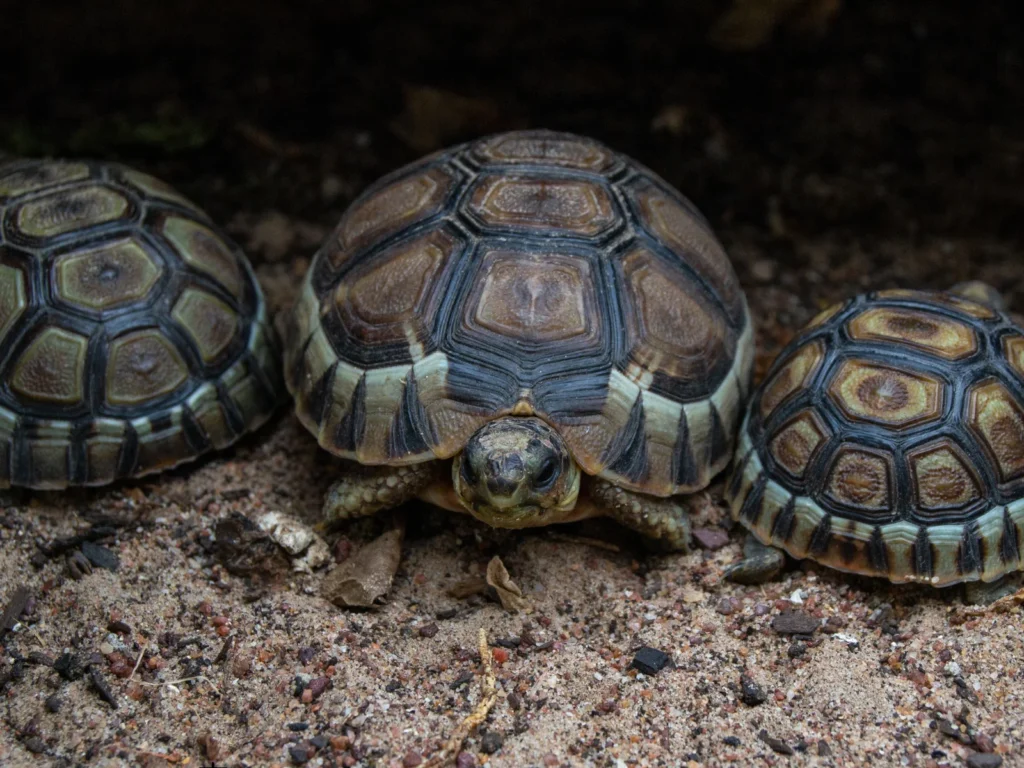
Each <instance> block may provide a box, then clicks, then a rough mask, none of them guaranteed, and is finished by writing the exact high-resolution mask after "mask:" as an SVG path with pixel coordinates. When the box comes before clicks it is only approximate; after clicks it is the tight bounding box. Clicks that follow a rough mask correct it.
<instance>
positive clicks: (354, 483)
mask: <svg viewBox="0 0 1024 768" xmlns="http://www.w3.org/2000/svg"><path fill="white" fill-rule="evenodd" d="M437 464H438V462H433V461H431V462H426V463H424V464H413V465H410V466H407V467H367V466H363V465H360V464H347V465H346V468H345V473H344V475H342V478H341V479H340V480H338V481H337V482H336V483H335V484H334V485H332V486H331V489H330V490H329V491H328V492H327V496H326V498H325V499H324V511H323V514H324V520H325V521H326V522H328V523H336V522H341V521H343V520H353V519H355V518H357V517H369V516H370V515H373V514H376V513H377V512H380V511H382V510H385V509H392V508H394V507H397V506H398V505H400V504H403V503H405V502H406V501H409V500H410V499H413V498H415V497H416V496H417V495H418V494H419V493H420V491H422V490H424V489H425V488H426V487H427V486H429V485H430V484H431V483H432V482H433V481H434V480H435V478H437V476H438V472H439V468H438V466H437Z"/></svg>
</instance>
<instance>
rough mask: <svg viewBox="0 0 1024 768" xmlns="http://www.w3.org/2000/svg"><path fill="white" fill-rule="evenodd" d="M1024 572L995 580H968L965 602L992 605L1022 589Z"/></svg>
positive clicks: (965, 589)
mask: <svg viewBox="0 0 1024 768" xmlns="http://www.w3.org/2000/svg"><path fill="white" fill-rule="evenodd" d="M1022 583H1024V574H1020V573H1014V574H1010V575H1007V576H1003V577H1002V578H999V579H996V580H995V581H968V582H967V583H966V584H964V602H965V603H967V604H968V605H990V604H991V603H994V602H996V601H997V600H1001V599H1002V598H1004V597H1006V596H1007V595H1012V594H1014V593H1016V592H1017V591H1018V590H1020V589H1021V585H1022Z"/></svg>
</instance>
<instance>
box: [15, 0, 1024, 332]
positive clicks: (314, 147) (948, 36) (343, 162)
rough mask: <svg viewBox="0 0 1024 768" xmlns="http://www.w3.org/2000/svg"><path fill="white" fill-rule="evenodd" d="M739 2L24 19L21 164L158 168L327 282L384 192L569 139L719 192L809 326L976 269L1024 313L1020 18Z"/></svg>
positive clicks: (18, 93) (778, 298)
mask: <svg viewBox="0 0 1024 768" xmlns="http://www.w3.org/2000/svg"><path fill="white" fill-rule="evenodd" d="M737 5H741V6H747V13H746V14H745V15H742V16H733V17H728V16H726V14H727V12H728V11H729V10H730V2H725V0H719V1H718V2H638V1H636V0H632V1H631V0H623V1H622V2H618V3H614V4H606V5H602V4H600V3H594V2H589V3H581V2H557V0H552V1H551V2H546V3H526V2H521V3H496V2H489V1H485V2H473V3H466V2H448V1H445V0H439V1H437V2H428V3H389V2H371V1H370V0H359V1H358V2H331V3H324V2H310V3H303V2H298V1H297V0H296V1H295V2H289V3H284V2H278V3H251V2H241V1H240V0H220V1H219V2H198V1H196V0H171V1H170V2H166V3H153V2H142V1H141V0H125V2H122V3H119V4H117V5H114V4H107V3H82V2H79V1H77V0H70V1H69V0H64V1H62V2H36V3H30V2H9V0H4V2H2V3H0V8H2V9H3V14H2V23H3V28H4V30H5V34H4V36H3V38H4V39H3V50H4V60H5V61H6V62H7V64H6V65H5V66H3V67H0V93H2V94H3V101H2V113H0V148H3V149H5V150H7V151H8V152H10V153H13V154H30V155H41V154H43V155H45V154H56V155H87V156H92V157H104V158H112V159H119V160H122V161H124V162H127V163H129V164H132V165H136V166H138V167H140V168H143V169H145V170H149V171H151V172H154V173H156V174H157V175H160V176H162V177H164V178H165V179H166V180H168V181H170V182H171V183H172V184H174V185H176V186H177V187H179V188H180V189H181V190H182V191H183V192H185V193H186V194H187V195H189V196H190V197H192V198H193V199H195V200H196V201H197V202H198V203H200V204H201V205H202V206H204V207H205V208H207V210H208V211H209V212H210V213H211V214H212V215H213V216H214V217H215V218H217V219H218V220H219V221H221V222H222V223H225V224H227V225H228V227H229V229H231V230H232V232H233V233H234V234H235V235H236V236H238V237H239V239H240V240H242V242H243V244H246V241H247V239H248V240H250V241H251V238H248V237H247V235H248V234H250V232H251V228H252V227H253V226H255V225H257V224H258V223H259V222H260V221H261V220H262V219H263V218H265V217H266V216H267V215H268V212H269V213H273V215H274V216H275V217H277V216H278V214H283V217H284V220H285V224H286V226H292V225H293V224H294V223H295V222H298V223H299V225H300V227H305V229H302V230H301V231H302V233H304V235H303V237H299V238H294V237H293V238H292V239H291V240H288V239H287V237H286V238H285V242H286V243H287V245H288V248H286V249H285V253H284V255H282V253H281V252H280V251H281V250H282V249H280V248H278V249H277V252H276V253H275V252H273V249H271V252H270V257H271V258H273V259H277V260H298V262H299V263H300V264H302V265H304V263H305V257H308V255H309V251H310V250H311V248H312V247H314V246H311V245H310V243H312V242H313V241H315V239H316V236H317V235H318V233H321V232H322V231H324V230H325V229H326V228H327V227H330V226H331V225H332V224H333V223H334V222H335V221H336V220H337V217H338V215H339V214H340V212H341V210H343V208H344V206H345V205H346V204H347V203H348V202H349V201H350V200H351V199H352V197H353V196H354V195H355V194H357V193H358V192H359V190H360V189H362V188H363V187H364V186H365V185H366V184H368V183H369V182H371V181H372V180H373V179H374V178H376V177H377V176H379V175H380V174H382V173H384V172H386V171H388V170H390V169H392V168H394V167H396V166H398V165H401V164H403V163H405V162H408V161H411V160H413V159H414V158H416V157H417V156H419V155H421V154H424V153H425V152H428V151H431V150H433V149H436V148H439V147H441V146H444V145H447V144H451V143H453V142H456V141H458V140H462V139H465V138H469V137H472V136H475V135H478V134H480V133H487V132H490V131H495V130H501V129H504V128H510V127H521V126H533V127H542V126H543V127H550V128H558V129H564V130H570V131H575V132H579V133H584V134H589V135H592V136H594V137H596V138H599V139H602V140H604V141H606V142H608V143H609V144H611V145H612V146H613V147H615V148H617V149H620V150H622V151H625V152H627V153H629V154H631V155H633V156H635V157H636V158H638V159H639V160H641V161H642V162H643V163H645V164H646V165H648V166H650V167H651V168H653V169H655V170H656V171H658V172H659V173H661V174H662V175H664V176H665V177H666V178H667V179H668V180H669V181H670V182H672V183H673V184H675V185H676V186H678V187H679V188H680V189H681V190H682V191H683V192H684V193H685V194H687V195H688V196H690V197H691V198H693V199H694V200H695V201H696V202H697V204H698V205H699V206H700V207H701V208H702V209H703V210H704V211H705V213H706V214H707V215H708V217H709V218H710V219H711V221H712V223H713V224H714V225H715V226H716V228H717V229H718V231H719V233H720V235H721V236H722V239H723V240H724V242H725V243H726V245H727V247H728V248H729V250H730V252H731V253H732V254H733V258H734V260H735V261H736V264H737V270H738V271H739V273H740V276H741V279H742V280H743V281H744V283H745V284H746V285H747V287H748V291H751V292H752V293H753V294H754V295H753V296H752V303H753V304H754V306H755V309H756V310H760V311H762V312H763V313H767V314H769V315H772V316H777V315H780V313H781V316H782V321H783V324H784V325H787V326H788V325H792V323H794V322H798V321H801V320H803V319H804V318H805V317H806V315H807V313H809V312H812V311H814V309H815V308H816V306H817V305H818V304H821V303H823V302H825V301H829V300H834V299H837V298H840V297H842V296H843V295H844V294H848V293H850V292H853V291H857V290H861V289H863V288H865V287H876V286H878V287H880V286H883V285H912V286H917V285H927V286H935V287H942V286H945V285H948V284H949V283H950V282H951V281H953V280H957V279H962V278H967V277H982V278H985V279H988V280H990V281H992V282H994V283H996V284H997V285H998V287H1000V288H1001V289H1003V290H1004V291H1006V292H1007V293H1009V294H1010V295H1011V297H1013V298H1015V299H1016V300H1017V304H1018V308H1019V304H1020V302H1021V300H1022V299H1024V287H1022V285H1021V282H1020V281H1021V278H1020V272H1021V269H1020V268H1021V266H1022V265H1024V260H1022V258H1021V256H1020V244H1021V243H1020V241H1021V237H1022V234H1024V230H1022V226H1021V219H1022V217H1024V192H1022V187H1021V179H1022V163H1024V119H1022V118H1024V98H1022V96H1024V86H1022V84H1021V75H1022V70H1024V58H1022V57H1024V51H1022V43H1021V40H1022V35H1021V33H1022V31H1024V29H1022V25H1021V24H1020V22H1019V21H1018V20H1017V17H1018V16H1019V15H1021V14H1019V9H1017V11H1018V12H1017V13H1015V10H1014V9H1015V4H1014V3H1012V2H1001V3H1000V2H975V3H964V2H942V1H938V0H932V1H931V2H908V1H907V0H899V1H898V2H897V1H894V0H874V1H869V0H863V1H862V2H856V3H855V2H850V1H849V0H847V2H845V3H841V2H839V1H838V0H831V2H830V1H829V0H761V2H758V0H745V2H744V1H742V0H741V2H739V3H737ZM787 5H791V6H792V7H791V8H789V9H788V11H787V12H785V13H781V14H778V18H773V15H772V12H771V11H772V9H773V8H780V7H782V6H787ZM737 19H739V21H737ZM744 19H745V20H746V21H745V23H743V22H744ZM278 218H279V219H280V217H278ZM307 225H311V226H307ZM293 234H294V233H293ZM307 241H308V242H307ZM250 252H251V255H252V257H253V259H254V261H256V262H257V264H260V263H263V262H265V261H267V256H266V254H265V253H264V249H262V248H261V247H260V244H259V242H256V244H255V245H254V246H252V245H251V247H250ZM299 268H301V266H300V267H299ZM780 291H781V292H782V293H780Z"/></svg>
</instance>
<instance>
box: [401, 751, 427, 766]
mask: <svg viewBox="0 0 1024 768" xmlns="http://www.w3.org/2000/svg"><path fill="white" fill-rule="evenodd" d="M422 762H423V757H422V756H421V755H420V753H419V752H413V751H409V752H406V753H405V757H403V758H402V765H403V766H404V768H416V766H417V765H419V764H420V763H422Z"/></svg>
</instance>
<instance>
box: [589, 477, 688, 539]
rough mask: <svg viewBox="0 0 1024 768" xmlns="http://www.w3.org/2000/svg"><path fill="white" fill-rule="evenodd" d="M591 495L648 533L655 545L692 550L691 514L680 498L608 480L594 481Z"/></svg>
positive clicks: (616, 516) (631, 525)
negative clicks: (650, 493) (635, 489)
mask: <svg viewBox="0 0 1024 768" xmlns="http://www.w3.org/2000/svg"><path fill="white" fill-rule="evenodd" d="M590 498H591V501H592V502H593V503H594V506H595V507H596V508H597V509H598V510H599V511H600V512H603V513H605V514H606V515H608V516H609V517H611V518H613V519H614V520H616V521H617V522H619V523H621V524H622V525H625V526H626V527H627V528H632V529H633V530H635V531H637V532H639V533H641V534H643V535H644V536H645V537H647V539H648V540H649V543H650V544H651V545H652V546H653V548H655V549H659V550H663V551H672V552H676V551H682V552H689V551H690V518H689V515H688V514H687V511H686V506H685V505H684V504H682V503H680V502H679V501H677V500H675V499H659V498H657V497H655V496H647V495H644V494H642V493H635V492H633V491H627V490H626V489H625V488H619V487H618V486H617V485H612V484H611V483H609V482H607V481H605V480H595V481H594V483H593V484H592V485H591V488H590Z"/></svg>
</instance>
